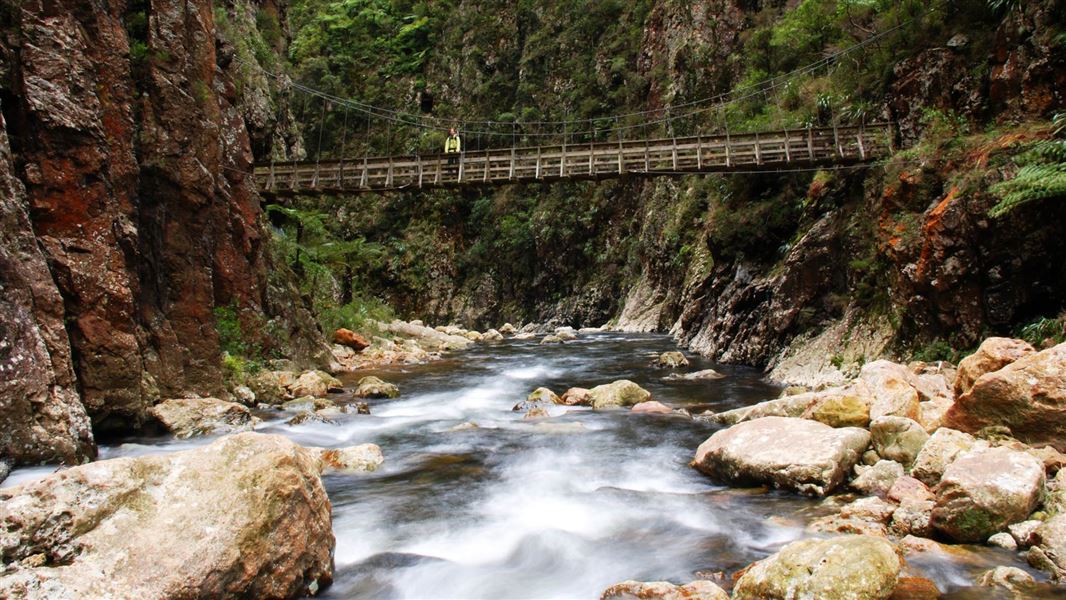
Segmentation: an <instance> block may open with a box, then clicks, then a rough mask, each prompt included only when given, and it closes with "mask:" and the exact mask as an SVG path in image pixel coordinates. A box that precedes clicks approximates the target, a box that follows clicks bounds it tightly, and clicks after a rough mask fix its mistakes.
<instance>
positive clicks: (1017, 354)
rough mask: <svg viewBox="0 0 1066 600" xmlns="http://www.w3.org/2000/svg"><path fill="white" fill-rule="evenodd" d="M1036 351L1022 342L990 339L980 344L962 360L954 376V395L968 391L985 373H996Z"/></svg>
mask: <svg viewBox="0 0 1066 600" xmlns="http://www.w3.org/2000/svg"><path fill="white" fill-rule="evenodd" d="M1035 353H1036V349H1035V348H1033V347H1032V346H1030V345H1029V343H1028V342H1026V341H1023V340H1015V339H1011V338H1002V337H990V338H988V339H986V340H985V341H983V342H981V346H980V347H979V348H978V349H977V352H974V353H973V354H971V355H969V356H967V357H966V358H964V359H962V362H960V363H959V370H958V372H957V373H956V375H955V395H956V396H961V395H963V394H965V393H966V392H968V391H970V388H972V387H973V384H974V382H976V381H977V380H978V379H980V378H981V376H982V375H984V374H985V373H992V372H993V371H998V370H1000V369H1002V368H1003V367H1005V366H1007V365H1009V364H1011V363H1012V362H1014V361H1016V360H1018V359H1019V358H1022V357H1025V356H1029V355H1030V354H1035Z"/></svg>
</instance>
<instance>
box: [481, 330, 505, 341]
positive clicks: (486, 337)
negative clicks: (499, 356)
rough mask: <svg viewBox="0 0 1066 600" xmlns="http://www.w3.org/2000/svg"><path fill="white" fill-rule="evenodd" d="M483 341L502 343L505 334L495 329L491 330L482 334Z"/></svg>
mask: <svg viewBox="0 0 1066 600" xmlns="http://www.w3.org/2000/svg"><path fill="white" fill-rule="evenodd" d="M481 341H483V342H500V341H503V334H502V333H500V332H499V331H496V330H495V329H490V330H488V331H486V332H485V333H483V334H481Z"/></svg>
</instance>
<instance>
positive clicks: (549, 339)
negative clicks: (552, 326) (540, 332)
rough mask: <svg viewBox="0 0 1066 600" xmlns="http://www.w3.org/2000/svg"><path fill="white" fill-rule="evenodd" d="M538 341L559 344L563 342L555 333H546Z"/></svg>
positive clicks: (544, 343)
mask: <svg viewBox="0 0 1066 600" xmlns="http://www.w3.org/2000/svg"><path fill="white" fill-rule="evenodd" d="M540 343H541V345H546V344H561V343H563V338H561V337H559V336H557V335H546V336H544V337H543V338H542V339H541V340H540Z"/></svg>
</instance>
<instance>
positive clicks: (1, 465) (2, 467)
mask: <svg viewBox="0 0 1066 600" xmlns="http://www.w3.org/2000/svg"><path fill="white" fill-rule="evenodd" d="M10 474H11V460H10V459H7V458H5V459H3V460H0V483H3V482H4V480H5V479H7V476H8V475H10Z"/></svg>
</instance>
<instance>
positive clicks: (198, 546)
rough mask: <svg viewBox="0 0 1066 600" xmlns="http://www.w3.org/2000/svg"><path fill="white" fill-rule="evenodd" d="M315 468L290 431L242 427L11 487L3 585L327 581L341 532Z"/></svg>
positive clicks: (236, 585)
mask: <svg viewBox="0 0 1066 600" xmlns="http://www.w3.org/2000/svg"><path fill="white" fill-rule="evenodd" d="M318 469H319V462H318V459H317V458H316V457H315V455H314V454H312V453H311V452H308V451H307V450H305V449H303V448H301V447H299V446H297V445H295V444H293V443H292V442H290V441H289V440H287V439H286V438H284V437H281V436H274V435H269V436H268V435H259V434H255V433H242V434H238V435H235V436H229V437H225V438H223V439H221V440H219V441H217V442H214V443H213V444H211V445H209V446H206V447H203V448H199V449H196V450H190V451H185V452H177V453H173V454H167V455H162V456H147V457H141V458H119V459H113V460H106V461H101V462H96V463H91V464H88V465H84V466H80V467H75V468H72V469H68V470H66V471H62V472H60V473H57V474H54V475H51V476H48V477H46V478H44V479H42V480H39V481H35V482H32V483H27V484H24V485H21V486H16V487H13V488H7V489H5V490H3V493H2V494H0V531H3V532H4V533H2V534H0V550H2V551H3V556H4V560H5V563H8V566H9V570H7V571H6V572H5V573H4V574H3V575H0V596H3V597H7V598H24V597H49V598H71V599H73V598H104V597H112V598H134V597H136V598H189V597H204V598H206V597H215V598H220V597H249V598H294V597H297V596H301V595H304V594H307V593H308V592H309V591H313V590H318V589H322V588H324V587H325V586H327V585H329V583H330V581H331V579H332V569H333V557H332V551H333V545H334V540H333V532H332V531H331V524H330V503H329V498H327V497H326V493H325V490H324V489H323V487H322V482H321V481H320V480H319V475H318ZM221 498H224V499H225V501H224V502H220V501H219V500H220V499H221ZM8 561H10V562H8ZM30 565H33V566H30Z"/></svg>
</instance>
